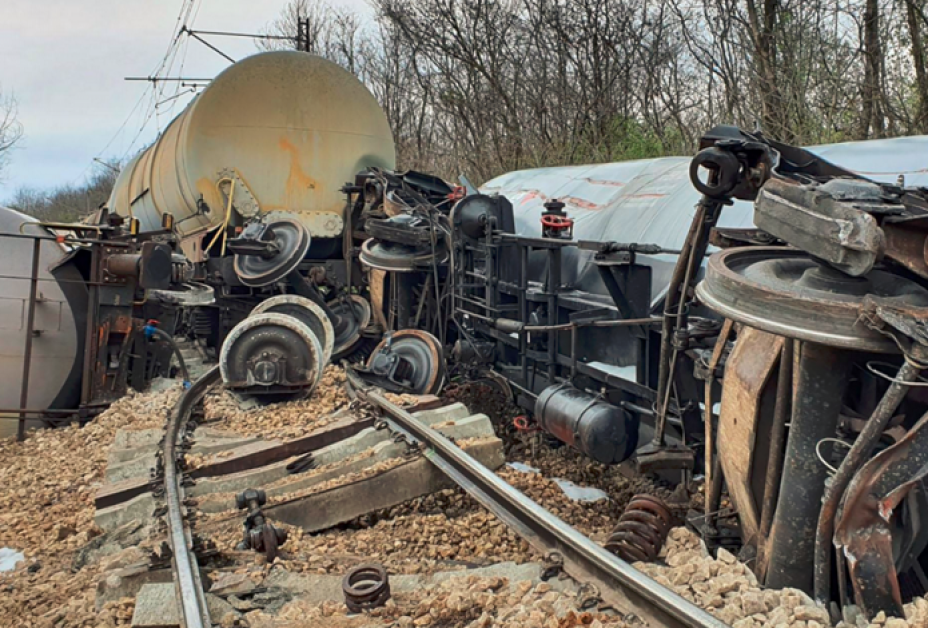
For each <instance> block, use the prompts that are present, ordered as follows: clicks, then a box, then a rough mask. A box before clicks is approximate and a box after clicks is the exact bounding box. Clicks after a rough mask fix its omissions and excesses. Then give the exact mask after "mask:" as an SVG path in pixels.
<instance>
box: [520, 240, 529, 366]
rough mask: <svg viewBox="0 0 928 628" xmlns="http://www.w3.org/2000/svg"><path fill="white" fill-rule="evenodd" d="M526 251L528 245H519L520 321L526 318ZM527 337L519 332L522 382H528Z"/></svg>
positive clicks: (527, 251)
mask: <svg viewBox="0 0 928 628" xmlns="http://www.w3.org/2000/svg"><path fill="white" fill-rule="evenodd" d="M528 253H529V247H527V246H520V247H519V257H520V262H521V263H520V268H519V314H520V315H521V317H522V321H523V322H525V321H527V320H528V296H527V295H526V292H527V291H528ZM527 350H528V337H527V336H526V335H525V334H519V362H520V366H521V369H522V383H523V384H528V356H527V355H526V351H527Z"/></svg>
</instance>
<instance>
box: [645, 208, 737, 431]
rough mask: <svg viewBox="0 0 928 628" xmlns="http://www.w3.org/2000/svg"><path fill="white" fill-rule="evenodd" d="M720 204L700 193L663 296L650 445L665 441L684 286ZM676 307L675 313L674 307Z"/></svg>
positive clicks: (703, 254)
mask: <svg viewBox="0 0 928 628" xmlns="http://www.w3.org/2000/svg"><path fill="white" fill-rule="evenodd" d="M721 207H722V204H721V202H720V201H717V200H712V199H709V198H706V197H703V198H702V199H701V200H700V201H699V204H698V205H697V206H696V215H695V216H693V221H692V222H691V223H690V230H689V232H688V233H687V235H686V241H685V242H684V243H683V248H682V249H681V252H680V256H679V257H678V258H677V263H676V264H675V265H674V269H673V275H672V276H671V279H670V284H669V285H668V287H667V295H666V296H665V297H664V314H663V319H664V320H663V325H662V327H661V355H660V363H659V365H658V376H657V403H658V413H657V419H656V420H655V424H654V439H653V440H652V441H651V445H652V447H656V448H659V447H662V446H663V444H664V429H665V426H666V423H667V410H668V407H669V401H670V390H671V383H672V379H673V371H674V367H675V366H676V362H677V355H678V351H677V349H675V348H674V347H673V344H672V343H673V333H674V330H675V329H676V326H677V325H679V324H680V323H681V322H682V321H683V320H684V313H685V307H686V294H684V293H682V292H681V289H682V290H686V289H687V288H688V286H689V282H690V281H691V278H692V274H693V272H694V269H693V267H694V263H695V262H696V261H697V260H698V263H699V265H700V266H701V265H702V258H703V257H704V256H705V254H706V247H707V246H708V235H709V234H708V230H707V229H706V227H707V226H711V225H712V224H714V223H715V219H716V217H717V214H718V212H719V210H720V208H721ZM675 306H676V307H677V312H676V314H674V312H673V308H674V307H675Z"/></svg>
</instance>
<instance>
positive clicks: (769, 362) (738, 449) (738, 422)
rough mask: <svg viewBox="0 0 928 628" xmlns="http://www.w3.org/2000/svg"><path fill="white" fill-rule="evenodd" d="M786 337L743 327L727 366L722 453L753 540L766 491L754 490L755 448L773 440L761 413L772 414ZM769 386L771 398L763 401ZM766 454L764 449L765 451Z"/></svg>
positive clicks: (727, 477) (734, 498)
mask: <svg viewBox="0 0 928 628" xmlns="http://www.w3.org/2000/svg"><path fill="white" fill-rule="evenodd" d="M784 342H785V339H784V338H783V337H782V336H774V335H773V334H768V333H765V332H762V331H759V330H757V329H753V328H750V327H744V328H742V330H741V331H740V332H739V336H738V342H736V343H735V348H734V349H733V350H732V353H731V356H730V357H729V358H728V364H727V365H726V367H725V386H724V387H723V388H722V407H721V411H720V413H719V431H718V445H717V446H718V455H719V459H720V460H721V463H722V470H723V472H724V475H725V482H726V483H727V484H728V491H729V493H730V495H731V499H732V502H734V504H735V508H736V509H737V511H738V514H739V516H740V519H741V530H742V537H743V538H744V540H745V541H746V542H750V541H751V540H752V539H754V538H755V537H756V535H757V532H758V529H759V528H760V506H761V501H762V497H763V496H762V495H757V494H756V493H755V491H754V479H755V478H754V477H753V474H752V471H753V469H754V468H755V465H754V459H755V457H757V455H758V452H757V448H758V447H759V446H761V445H762V444H765V443H766V442H769V438H766V437H768V436H769V422H767V425H766V426H765V427H766V431H765V430H762V427H764V426H762V425H761V423H762V421H761V416H762V414H763V413H764V412H767V413H768V414H771V413H772V411H773V407H772V406H771V404H770V403H769V400H770V399H771V396H772V394H773V388H774V386H773V385H772V383H771V379H770V377H771V375H772V374H773V372H774V370H775V369H776V366H777V364H778V363H779V356H780V353H781V351H782V348H783V343H784ZM765 392H766V393H767V398H768V403H767V404H766V405H765V404H764V398H765ZM764 455H766V454H764Z"/></svg>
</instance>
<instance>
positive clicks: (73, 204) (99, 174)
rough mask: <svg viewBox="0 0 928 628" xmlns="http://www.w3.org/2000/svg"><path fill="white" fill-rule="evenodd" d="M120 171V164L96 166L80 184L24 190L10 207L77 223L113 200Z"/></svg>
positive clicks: (38, 216) (14, 197)
mask: <svg viewBox="0 0 928 628" xmlns="http://www.w3.org/2000/svg"><path fill="white" fill-rule="evenodd" d="M118 172H119V162H118V161H115V160H110V161H109V162H107V163H103V164H100V165H98V166H97V168H96V169H95V170H94V172H93V173H92V174H91V176H90V177H89V178H88V179H87V180H86V181H85V182H84V183H83V184H81V185H63V186H59V187H57V188H54V189H51V190H37V189H35V188H27V187H21V188H19V189H18V190H16V193H15V194H14V195H13V199H12V200H11V201H10V207H12V208H13V209H15V210H17V211H20V212H22V213H24V214H28V215H30V216H35V217H36V218H38V219H39V220H44V221H49V222H74V221H78V220H80V219H81V218H83V217H85V216H87V215H88V214H91V213H92V212H94V211H96V210H97V209H98V208H99V207H100V206H101V205H102V204H103V203H105V202H106V201H107V199H109V197H110V193H111V192H112V191H113V185H114V184H115V183H116V177H117V175H118Z"/></svg>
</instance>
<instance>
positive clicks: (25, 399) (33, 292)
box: [16, 239, 42, 441]
mask: <svg viewBox="0 0 928 628" xmlns="http://www.w3.org/2000/svg"><path fill="white" fill-rule="evenodd" d="M41 252H42V241H41V240H39V239H36V240H35V241H34V244H33V247H32V279H31V280H30V283H29V311H28V313H27V314H26V347H25V349H24V350H23V378H22V386H21V387H20V389H19V407H20V408H25V407H26V404H28V403H29V372H30V371H31V370H32V337H33V335H34V332H35V306H36V297H37V295H38V289H39V256H40V255H41ZM25 438H26V415H25V414H24V413H21V414H20V415H19V425H18V426H17V428H16V440H18V441H22V440H23V439H25Z"/></svg>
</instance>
